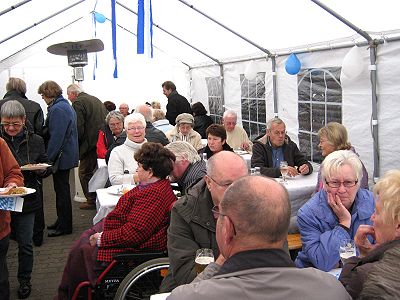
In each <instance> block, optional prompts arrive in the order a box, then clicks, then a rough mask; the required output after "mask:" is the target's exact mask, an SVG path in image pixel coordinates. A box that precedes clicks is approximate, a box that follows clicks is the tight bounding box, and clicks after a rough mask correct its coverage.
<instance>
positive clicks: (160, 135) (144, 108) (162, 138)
mask: <svg viewBox="0 0 400 300" xmlns="http://www.w3.org/2000/svg"><path fill="white" fill-rule="evenodd" d="M135 112H137V113H140V114H142V115H143V116H144V119H145V120H146V139H147V141H149V142H153V143H161V144H163V145H164V146H165V145H167V144H168V143H169V141H168V139H167V137H166V135H165V133H164V132H162V131H161V130H160V129H157V128H155V127H154V125H153V124H152V123H151V122H152V121H153V110H152V108H151V107H150V106H148V105H146V104H142V105H139V106H138V107H136V110H135Z"/></svg>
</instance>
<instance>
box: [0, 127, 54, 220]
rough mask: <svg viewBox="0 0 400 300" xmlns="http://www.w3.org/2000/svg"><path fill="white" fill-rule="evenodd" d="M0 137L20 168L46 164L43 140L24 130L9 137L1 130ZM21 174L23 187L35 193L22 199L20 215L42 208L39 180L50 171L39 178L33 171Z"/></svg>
mask: <svg viewBox="0 0 400 300" xmlns="http://www.w3.org/2000/svg"><path fill="white" fill-rule="evenodd" d="M1 137H2V138H3V139H4V140H5V141H6V143H7V145H8V147H9V148H10V150H11V152H12V153H13V155H14V157H15V159H16V161H17V162H18V164H19V165H20V166H23V165H26V164H34V163H47V162H48V159H47V153H46V150H45V147H44V142H43V138H42V137H41V136H39V135H37V134H35V133H33V132H32V131H28V130H27V129H26V130H24V131H23V132H22V133H20V134H18V135H17V136H15V137H10V136H9V135H8V134H6V133H5V132H4V130H3V128H2V129H1ZM28 153H29V155H28ZM28 158H29V160H28ZM22 174H23V175H24V182H25V186H26V187H29V188H33V189H35V190H36V191H37V192H36V193H33V194H30V195H27V196H24V197H23V198H24V205H23V209H22V213H29V212H33V211H36V210H38V209H40V208H41V207H42V201H41V199H40V197H41V194H40V188H41V181H40V178H42V177H45V176H48V175H50V169H48V171H47V172H45V173H43V174H41V175H40V176H39V175H38V174H37V173H35V172H34V171H22Z"/></svg>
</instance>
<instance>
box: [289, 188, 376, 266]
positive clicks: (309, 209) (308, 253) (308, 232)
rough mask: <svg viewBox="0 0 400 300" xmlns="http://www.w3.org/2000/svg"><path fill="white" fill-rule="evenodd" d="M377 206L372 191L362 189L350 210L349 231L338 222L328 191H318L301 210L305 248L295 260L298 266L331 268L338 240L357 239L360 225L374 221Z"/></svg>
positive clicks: (301, 228) (299, 214)
mask: <svg viewBox="0 0 400 300" xmlns="http://www.w3.org/2000/svg"><path fill="white" fill-rule="evenodd" d="M374 209H375V200H374V196H373V194H372V193H371V192H370V191H368V190H365V189H361V188H360V189H359V190H358V192H357V194H356V198H355V200H354V203H353V208H352V211H351V225H350V232H347V230H345V229H344V228H343V227H341V226H340V225H339V220H338V218H337V217H336V215H335V214H334V213H333V211H332V209H331V208H330V206H329V204H328V199H327V193H326V192H325V190H321V191H319V192H318V193H316V194H315V195H314V196H313V197H312V198H311V199H310V200H309V201H308V202H307V203H305V204H304V205H303V206H302V207H301V208H300V209H299V211H298V214H297V225H298V227H299V230H300V234H301V241H302V243H303V248H302V250H301V251H300V252H299V254H298V256H297V258H296V260H295V264H296V266H297V267H299V268H306V267H315V268H317V269H320V270H323V271H329V270H331V269H333V268H334V267H335V265H336V264H337V263H338V262H339V260H340V257H339V244H340V240H342V239H354V236H355V234H356V231H357V229H358V226H360V225H361V224H368V225H371V224H372V222H371V220H370V218H371V215H372V214H373V212H374Z"/></svg>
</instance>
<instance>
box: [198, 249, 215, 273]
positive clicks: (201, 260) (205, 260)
mask: <svg viewBox="0 0 400 300" xmlns="http://www.w3.org/2000/svg"><path fill="white" fill-rule="evenodd" d="M213 261H214V254H213V251H212V250H211V249H208V248H202V249H198V250H197V251H196V258H195V260H194V262H195V269H196V272H197V274H199V273H201V272H203V271H204V269H205V268H206V267H207V265H208V264H209V263H211V262H213Z"/></svg>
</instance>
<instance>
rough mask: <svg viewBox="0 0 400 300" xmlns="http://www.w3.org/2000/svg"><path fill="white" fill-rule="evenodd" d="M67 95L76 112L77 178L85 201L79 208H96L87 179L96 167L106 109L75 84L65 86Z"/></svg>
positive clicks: (88, 179) (94, 197)
mask: <svg viewBox="0 0 400 300" xmlns="http://www.w3.org/2000/svg"><path fill="white" fill-rule="evenodd" d="M67 95H68V99H69V101H71V103H72V107H73V108H74V110H75V112H76V117H77V126H78V142H79V159H80V163H79V180H80V182H81V186H82V190H83V194H84V195H85V197H86V203H83V204H81V205H80V206H79V208H80V209H96V193H89V187H88V185H89V181H90V179H91V178H92V176H93V174H94V172H95V170H96V167H97V153H96V144H97V139H98V134H99V130H100V129H101V128H102V127H103V126H104V124H105V118H106V116H107V113H108V112H107V109H106V108H105V106H104V104H103V102H101V101H100V100H99V99H98V98H96V97H94V96H92V95H89V94H87V93H85V92H84V91H83V90H82V88H81V87H80V86H79V85H77V84H71V85H69V86H68V88H67Z"/></svg>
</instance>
